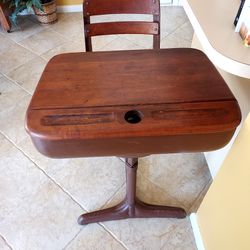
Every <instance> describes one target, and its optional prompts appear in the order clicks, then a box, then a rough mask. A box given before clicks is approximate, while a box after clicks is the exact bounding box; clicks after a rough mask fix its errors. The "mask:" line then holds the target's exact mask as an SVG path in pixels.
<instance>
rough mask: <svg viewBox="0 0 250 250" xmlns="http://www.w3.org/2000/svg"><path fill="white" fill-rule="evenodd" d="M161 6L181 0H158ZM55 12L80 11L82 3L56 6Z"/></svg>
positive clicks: (177, 3)
mask: <svg viewBox="0 0 250 250" xmlns="http://www.w3.org/2000/svg"><path fill="white" fill-rule="evenodd" d="M160 3H161V6H181V4H182V0H172V1H170V0H160ZM57 12H59V13H61V12H82V4H78V5H61V6H57Z"/></svg>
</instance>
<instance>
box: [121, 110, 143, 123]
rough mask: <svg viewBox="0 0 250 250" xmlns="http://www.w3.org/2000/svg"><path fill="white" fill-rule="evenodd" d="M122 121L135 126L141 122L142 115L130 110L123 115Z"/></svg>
mask: <svg viewBox="0 0 250 250" xmlns="http://www.w3.org/2000/svg"><path fill="white" fill-rule="evenodd" d="M124 119H125V120H126V122H128V123H131V124H136V123H139V122H140V121H141V120H142V114H141V113H140V112H139V111H137V110H130V111H128V112H127V113H126V114H125V116H124Z"/></svg>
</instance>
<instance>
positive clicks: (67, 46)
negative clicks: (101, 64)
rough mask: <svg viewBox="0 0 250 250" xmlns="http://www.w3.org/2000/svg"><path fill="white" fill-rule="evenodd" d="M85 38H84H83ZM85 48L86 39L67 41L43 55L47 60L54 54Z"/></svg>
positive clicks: (79, 50)
mask: <svg viewBox="0 0 250 250" xmlns="http://www.w3.org/2000/svg"><path fill="white" fill-rule="evenodd" d="M82 40H83V38H82ZM84 50H85V45H84V41H82V42H72V41H67V42H65V43H63V44H62V45H60V46H58V47H56V48H53V49H51V50H49V51H47V52H46V53H44V54H42V55H41V57H42V58H44V59H45V60H47V61H48V60H50V59H51V58H52V57H53V56H55V55H58V54H62V53H71V52H83V51H84Z"/></svg>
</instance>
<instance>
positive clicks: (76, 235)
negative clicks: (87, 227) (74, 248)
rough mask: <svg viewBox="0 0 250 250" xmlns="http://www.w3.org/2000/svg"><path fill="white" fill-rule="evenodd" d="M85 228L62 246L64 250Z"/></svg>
mask: <svg viewBox="0 0 250 250" xmlns="http://www.w3.org/2000/svg"><path fill="white" fill-rule="evenodd" d="M82 230H83V228H81V229H80V230H79V231H78V232H77V233H76V235H75V236H74V237H73V238H72V239H71V240H70V241H69V242H68V243H67V244H66V245H65V246H64V247H63V248H62V250H66V249H67V247H68V246H69V245H70V244H71V243H72V242H73V241H74V240H75V238H76V237H77V236H78V235H79V234H80V233H81V232H82Z"/></svg>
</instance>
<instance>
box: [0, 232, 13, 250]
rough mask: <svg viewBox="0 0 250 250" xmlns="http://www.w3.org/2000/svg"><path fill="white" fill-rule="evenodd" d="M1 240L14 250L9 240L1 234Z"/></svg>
mask: <svg viewBox="0 0 250 250" xmlns="http://www.w3.org/2000/svg"><path fill="white" fill-rule="evenodd" d="M0 238H1V239H2V240H3V242H4V243H5V244H6V245H7V246H8V247H9V248H10V249H11V250H13V247H12V246H11V245H10V244H9V243H8V242H7V240H6V239H5V238H4V237H3V236H2V235H1V234H0Z"/></svg>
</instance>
